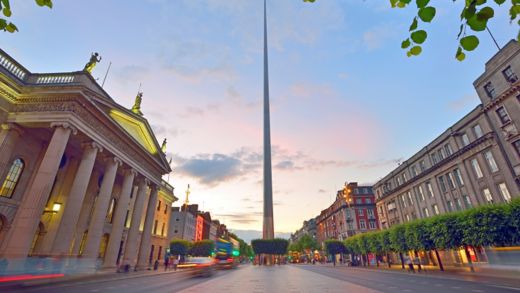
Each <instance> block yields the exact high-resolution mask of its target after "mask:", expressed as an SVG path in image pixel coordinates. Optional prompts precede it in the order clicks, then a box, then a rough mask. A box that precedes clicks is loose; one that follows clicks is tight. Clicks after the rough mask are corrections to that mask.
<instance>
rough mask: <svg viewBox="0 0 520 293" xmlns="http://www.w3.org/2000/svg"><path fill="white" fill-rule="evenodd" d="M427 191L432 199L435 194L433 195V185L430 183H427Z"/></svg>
mask: <svg viewBox="0 0 520 293" xmlns="http://www.w3.org/2000/svg"><path fill="white" fill-rule="evenodd" d="M426 190H427V191H428V195H429V196H430V197H434V196H435V194H434V193H433V188H432V184H431V183H430V181H428V182H426Z"/></svg>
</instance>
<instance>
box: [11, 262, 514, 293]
mask: <svg viewBox="0 0 520 293" xmlns="http://www.w3.org/2000/svg"><path fill="white" fill-rule="evenodd" d="M514 283H515V282H514V280H513V282H512V283H511V282H510V283H505V282H502V281H501V280H499V279H485V278H484V279H482V280H475V278H473V280H472V278H468V277H459V276H453V275H446V277H444V276H438V275H437V276H431V275H427V274H424V273H423V274H403V273H400V272H384V271H372V270H365V269H357V268H347V267H331V266H328V265H314V266H313V265H282V266H272V267H266V266H252V265H243V266H241V267H239V268H238V269H235V270H225V271H217V272H216V274H215V275H213V277H210V278H200V277H197V278H193V277H190V276H189V275H188V274H184V273H172V274H161V275H151V276H145V277H139V278H130V279H123V280H112V281H96V280H93V281H88V282H81V281H78V282H70V283H65V284H56V285H45V286H36V287H28V288H23V289H17V290H11V291H7V292H121V291H124V292H125V293H132V292H150V293H151V292H183V293H189V292H255V293H260V292H291V293H297V292H435V293H438V292H439V291H443V292H518V291H520V287H518V286H516V285H515V284H514Z"/></svg>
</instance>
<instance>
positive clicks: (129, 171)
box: [123, 168, 137, 177]
mask: <svg viewBox="0 0 520 293" xmlns="http://www.w3.org/2000/svg"><path fill="white" fill-rule="evenodd" d="M130 174H132V175H133V176H134V177H135V176H137V171H136V170H135V169H134V168H125V169H123V175H125V176H126V175H130Z"/></svg>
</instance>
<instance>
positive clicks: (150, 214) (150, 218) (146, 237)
mask: <svg viewBox="0 0 520 293" xmlns="http://www.w3.org/2000/svg"><path fill="white" fill-rule="evenodd" d="M158 192H159V189H158V188H157V186H156V185H153V186H152V191H151V192H150V199H149V200H148V208H147V209H146V218H145V220H144V229H143V234H141V245H140V246H139V260H138V262H137V268H138V269H140V268H143V267H147V266H148V265H149V263H148V254H149V253H150V238H151V236H152V227H153V223H154V220H155V210H156V207H157V193H158Z"/></svg>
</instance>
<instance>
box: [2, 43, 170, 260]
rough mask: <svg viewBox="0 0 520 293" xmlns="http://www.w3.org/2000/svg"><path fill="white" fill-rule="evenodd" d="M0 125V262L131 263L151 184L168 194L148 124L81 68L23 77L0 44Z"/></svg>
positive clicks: (151, 209)
mask: <svg viewBox="0 0 520 293" xmlns="http://www.w3.org/2000/svg"><path fill="white" fill-rule="evenodd" d="M141 95H142V94H141ZM0 125H2V127H1V128H0V184H2V185H1V187H0V188H1V189H0V221H1V225H0V259H1V258H5V259H7V260H8V261H9V263H10V266H13V264H16V263H22V262H26V261H27V259H28V257H29V259H30V256H33V259H34V257H36V256H38V257H53V258H54V259H74V260H75V263H82V264H86V265H85V267H90V268H92V266H91V265H92V264H95V265H96V267H97V268H101V267H104V268H115V267H116V266H117V265H121V264H128V265H130V266H131V267H135V266H136V265H137V261H138V257H139V253H140V251H141V252H142V253H143V254H147V253H148V251H150V245H151V244H150V236H151V234H152V225H151V221H152V219H153V216H154V213H155V211H156V202H157V194H158V191H159V190H161V191H162V192H166V193H168V194H171V197H172V198H173V199H174V200H175V198H174V197H173V188H172V187H171V186H169V185H168V184H167V183H165V182H163V180H162V179H161V178H162V175H164V174H167V173H169V172H171V169H170V166H169V164H168V162H167V160H166V158H165V154H164V153H163V151H162V150H161V146H160V145H159V144H158V141H157V139H156V137H155V135H154V134H153V131H152V130H151V128H150V125H149V124H148V121H147V120H146V119H145V118H144V117H143V116H142V115H141V114H140V113H134V112H133V111H131V110H129V109H127V108H124V107H123V106H121V105H119V104H117V103H116V102H115V101H114V99H113V98H112V97H110V96H109V95H108V94H107V93H106V92H105V91H104V90H103V89H102V88H101V87H100V86H99V85H98V84H97V82H96V81H95V80H94V79H93V78H92V76H91V75H90V73H88V72H85V71H78V72H69V73H56V74H54V73H53V74H33V73H31V72H30V71H28V70H27V69H25V68H24V67H23V66H22V65H20V64H19V63H18V62H17V61H16V60H14V59H13V58H11V57H10V56H9V55H7V54H6V53H5V52H3V51H2V50H0ZM145 218H146V219H145ZM142 219H145V220H144V221H145V222H144V223H145V224H144V226H143V227H141V222H142ZM123 260H124V263H123ZM87 264H88V265H87Z"/></svg>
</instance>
